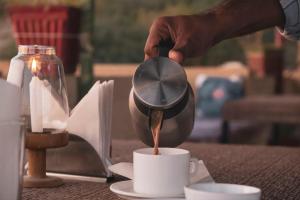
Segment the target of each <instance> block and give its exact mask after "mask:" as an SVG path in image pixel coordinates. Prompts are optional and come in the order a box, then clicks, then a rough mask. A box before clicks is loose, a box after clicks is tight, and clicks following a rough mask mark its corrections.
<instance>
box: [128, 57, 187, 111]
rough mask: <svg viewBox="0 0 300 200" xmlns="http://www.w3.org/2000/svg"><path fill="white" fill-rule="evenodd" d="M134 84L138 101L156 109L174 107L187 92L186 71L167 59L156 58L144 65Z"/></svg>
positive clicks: (137, 72) (134, 78)
mask: <svg viewBox="0 0 300 200" xmlns="http://www.w3.org/2000/svg"><path fill="white" fill-rule="evenodd" d="M132 82H133V90H134V93H135V95H136V96H137V97H138V99H140V100H141V101H142V103H144V104H145V105H147V106H149V107H151V108H154V109H155V108H156V109H167V108H170V107H172V106H173V105H174V104H176V103H177V102H178V101H180V100H181V99H182V98H183V96H184V94H185V92H186V90H187V77H186V73H185V71H184V69H183V68H182V67H181V66H180V65H179V64H178V63H176V62H175V61H172V60H171V59H169V58H166V57H155V58H152V59H149V60H147V61H145V62H144V63H142V64H141V65H140V66H139V67H138V68H137V70H136V71H135V74H134V76H133V81H132Z"/></svg>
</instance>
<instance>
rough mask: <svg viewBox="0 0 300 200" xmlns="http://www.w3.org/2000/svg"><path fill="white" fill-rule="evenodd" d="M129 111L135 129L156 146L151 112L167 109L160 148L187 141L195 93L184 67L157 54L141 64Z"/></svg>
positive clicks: (164, 111)
mask: <svg viewBox="0 0 300 200" xmlns="http://www.w3.org/2000/svg"><path fill="white" fill-rule="evenodd" d="M132 85H133V87H132V89H131V91H130V95H129V110H130V114H131V120H132V124H133V127H134V130H135V132H136V133H137V135H138V136H139V138H140V139H141V140H142V142H144V143H145V144H146V145H148V146H153V145H154V142H153V137H152V133H151V121H152V120H151V113H152V112H153V111H154V110H160V111H162V112H163V121H162V124H161V130H160V139H159V146H160V147H175V146H178V145H180V144H181V143H183V142H184V141H185V140H186V138H187V137H188V136H189V134H190V133H191V131H192V129H193V125H194V118H195V102H194V93H193V90H192V88H191V86H190V84H189V83H188V81H187V77H186V73H185V71H184V69H183V68H182V67H181V66H180V65H179V64H178V63H176V62H174V61H172V60H171V59H169V58H167V57H161V56H159V57H155V58H152V59H149V60H147V61H145V62H144V63H142V64H141V65H139V66H138V68H137V69H136V71H135V73H134V76H133V79H132Z"/></svg>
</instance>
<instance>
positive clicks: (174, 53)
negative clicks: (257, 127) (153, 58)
mask: <svg viewBox="0 0 300 200" xmlns="http://www.w3.org/2000/svg"><path fill="white" fill-rule="evenodd" d="M169 58H170V59H172V60H174V61H175V62H178V63H179V64H182V63H183V61H184V56H183V53H182V52H180V51H178V50H174V49H171V50H170V51H169Z"/></svg>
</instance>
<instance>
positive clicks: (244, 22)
mask: <svg viewBox="0 0 300 200" xmlns="http://www.w3.org/2000/svg"><path fill="white" fill-rule="evenodd" d="M284 23H285V17H284V13H283V10H282V8H281V6H280V3H279V0H224V1H223V2H221V3H220V4H219V5H217V6H216V7H214V8H211V9H210V10H207V11H205V12H202V13H200V14H195V15H181V16H167V17H160V18H158V19H156V20H155V21H154V22H153V24H152V25H151V28H150V31H149V35H148V38H147V41H146V45H145V50H144V51H145V60H147V59H149V58H152V57H156V56H158V55H159V52H158V45H159V43H160V42H161V41H171V43H172V48H171V50H170V51H169V58H171V59H173V60H175V61H176V62H178V63H182V62H183V61H184V60H185V59H186V58H192V57H196V56H201V55H203V54H204V53H205V52H206V51H207V50H208V49H209V48H210V47H212V46H214V45H215V44H217V43H219V42H221V41H223V40H226V39H230V38H234V37H238V36H242V35H246V34H250V33H253V32H256V31H258V30H262V29H265V28H270V27H274V26H279V27H281V28H282V27H283V26H284Z"/></svg>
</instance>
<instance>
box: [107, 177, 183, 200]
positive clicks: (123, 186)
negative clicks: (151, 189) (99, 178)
mask: <svg viewBox="0 0 300 200" xmlns="http://www.w3.org/2000/svg"><path fill="white" fill-rule="evenodd" d="M110 190H111V191H112V192H114V193H116V194H117V195H119V196H120V197H122V198H125V199H161V200H184V194H182V195H179V196H157V195H149V194H139V193H136V192H135V191H134V190H133V182H132V180H129V181H121V182H117V183H113V184H112V185H111V186H110Z"/></svg>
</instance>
